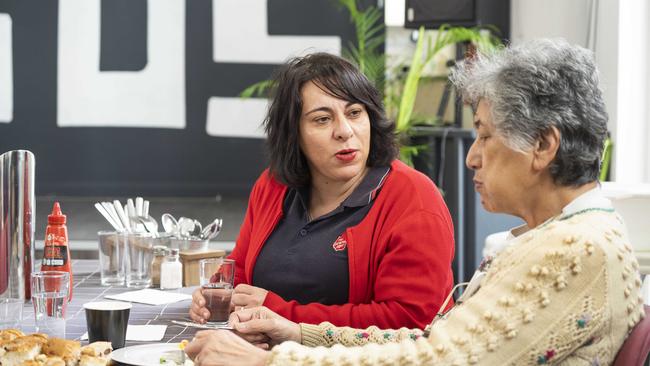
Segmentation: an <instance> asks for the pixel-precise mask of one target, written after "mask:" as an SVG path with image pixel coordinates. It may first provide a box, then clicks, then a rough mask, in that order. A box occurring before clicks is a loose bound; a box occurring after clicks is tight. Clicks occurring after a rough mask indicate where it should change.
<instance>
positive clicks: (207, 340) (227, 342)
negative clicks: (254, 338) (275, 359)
mask: <svg viewBox="0 0 650 366" xmlns="http://www.w3.org/2000/svg"><path fill="white" fill-rule="evenodd" d="M185 353H186V354H187V355H188V356H189V357H190V358H191V359H192V360H193V361H194V365H196V366H213V365H215V366H216V365H260V366H262V365H265V364H266V362H267V361H268V359H269V357H270V353H269V352H268V351H264V350H262V349H260V348H257V347H255V346H253V345H251V344H250V343H248V342H246V341H245V340H243V339H241V338H239V337H238V336H237V335H235V334H234V333H232V332H230V331H227V330H204V331H200V332H197V333H196V336H195V337H194V339H193V340H192V342H190V343H189V344H188V345H187V346H185Z"/></svg>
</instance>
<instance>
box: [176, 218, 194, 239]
mask: <svg viewBox="0 0 650 366" xmlns="http://www.w3.org/2000/svg"><path fill="white" fill-rule="evenodd" d="M192 231H194V220H192V219H188V218H187V217H181V218H180V219H178V233H179V234H180V236H181V237H183V238H187V237H189V236H190V233H191V232H192Z"/></svg>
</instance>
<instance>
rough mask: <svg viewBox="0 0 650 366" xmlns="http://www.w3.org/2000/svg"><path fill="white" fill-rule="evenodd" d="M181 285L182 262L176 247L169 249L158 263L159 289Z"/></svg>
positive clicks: (176, 287) (175, 287) (174, 287)
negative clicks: (160, 262)
mask: <svg viewBox="0 0 650 366" xmlns="http://www.w3.org/2000/svg"><path fill="white" fill-rule="evenodd" d="M181 287H183V264H182V263H181V261H180V259H179V258H178V249H170V251H169V254H168V255H167V256H166V257H165V260H164V261H163V262H162V264H161V265H160V289H165V290H173V289H178V288H181Z"/></svg>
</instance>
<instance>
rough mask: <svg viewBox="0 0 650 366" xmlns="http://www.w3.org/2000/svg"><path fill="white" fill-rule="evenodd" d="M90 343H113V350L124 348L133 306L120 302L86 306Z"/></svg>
mask: <svg viewBox="0 0 650 366" xmlns="http://www.w3.org/2000/svg"><path fill="white" fill-rule="evenodd" d="M84 309H86V326H87V327H88V342H89V343H93V342H97V341H107V342H111V345H112V346H113V349H118V348H122V347H124V343H125V341H126V327H127V326H128V324H129V313H130V311H131V304H130V303H128V302H118V301H100V302H89V303H87V304H84Z"/></svg>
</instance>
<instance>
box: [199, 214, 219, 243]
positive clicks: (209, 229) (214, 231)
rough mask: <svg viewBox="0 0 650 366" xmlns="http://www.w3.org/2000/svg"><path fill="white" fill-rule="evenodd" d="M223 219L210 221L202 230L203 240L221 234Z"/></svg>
mask: <svg viewBox="0 0 650 366" xmlns="http://www.w3.org/2000/svg"><path fill="white" fill-rule="evenodd" d="M222 222H223V221H222V220H221V219H215V220H214V221H212V222H211V223H209V224H208V225H207V226H206V227H204V228H203V231H201V235H200V237H201V239H203V240H210V239H212V238H214V237H216V236H217V235H219V232H220V231H221V224H222Z"/></svg>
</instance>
